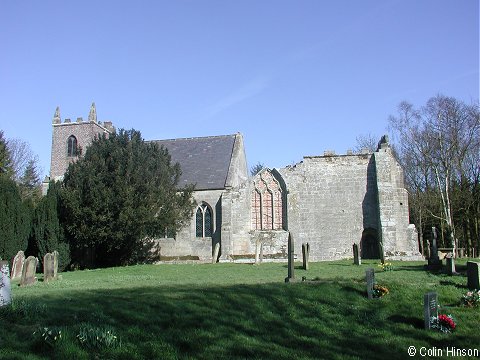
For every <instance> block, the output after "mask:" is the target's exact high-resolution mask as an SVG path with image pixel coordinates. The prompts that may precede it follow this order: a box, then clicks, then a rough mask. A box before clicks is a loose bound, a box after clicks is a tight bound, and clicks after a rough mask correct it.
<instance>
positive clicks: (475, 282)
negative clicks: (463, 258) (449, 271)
mask: <svg viewBox="0 0 480 360" xmlns="http://www.w3.org/2000/svg"><path fill="white" fill-rule="evenodd" d="M479 272H480V263H478V262H474V261H467V287H468V288H469V289H470V290H480V280H479V278H480V276H479Z"/></svg>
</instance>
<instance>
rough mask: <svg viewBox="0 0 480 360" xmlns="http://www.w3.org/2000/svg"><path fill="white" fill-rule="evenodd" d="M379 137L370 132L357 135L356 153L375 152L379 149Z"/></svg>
mask: <svg viewBox="0 0 480 360" xmlns="http://www.w3.org/2000/svg"><path fill="white" fill-rule="evenodd" d="M379 139H380V137H376V136H375V135H372V134H370V133H369V134H363V135H359V136H357V138H356V141H357V144H356V146H355V149H354V151H355V153H356V154H360V153H362V152H364V151H367V152H372V153H373V152H375V151H377V146H378V140H379Z"/></svg>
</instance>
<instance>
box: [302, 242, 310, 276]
mask: <svg viewBox="0 0 480 360" xmlns="http://www.w3.org/2000/svg"><path fill="white" fill-rule="evenodd" d="M302 255H303V270H308V267H309V266H308V262H309V259H310V244H309V243H306V244H305V243H303V244H302Z"/></svg>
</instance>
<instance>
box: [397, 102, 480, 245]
mask: <svg viewBox="0 0 480 360" xmlns="http://www.w3.org/2000/svg"><path fill="white" fill-rule="evenodd" d="M389 122H390V127H391V129H392V130H393V132H394V134H395V136H396V137H397V138H398V142H399V146H398V147H397V151H398V153H399V158H400V161H401V162H402V165H403V166H404V169H405V172H406V180H407V184H408V186H409V188H410V191H411V193H414V194H415V196H414V199H416V202H415V204H416V205H417V209H416V210H417V214H418V213H423V216H424V215H425V212H427V215H428V216H429V217H430V218H431V219H432V221H437V222H439V223H440V227H441V228H442V229H445V230H446V231H447V233H448V235H449V241H448V243H447V244H446V245H447V246H452V247H454V248H456V247H458V240H457V235H458V234H457V229H456V223H457V222H458V221H460V222H463V221H465V219H462V218H461V217H460V216H459V215H460V214H466V207H468V208H469V209H470V212H472V211H473V214H470V217H469V218H471V220H472V221H473V223H475V224H476V229H477V230H476V233H477V238H478V221H479V220H478V219H479V215H480V212H479V205H478V201H479V200H478V197H477V198H476V199H475V197H472V195H473V193H474V191H475V188H476V186H477V187H478V171H479V170H478V163H479V162H478V160H479V155H478V154H479V152H480V143H479V138H480V123H479V106H478V103H476V104H471V105H467V104H465V103H463V102H461V101H458V100H457V99H455V98H452V97H446V96H443V95H438V96H436V97H433V98H431V99H430V100H428V102H427V103H426V105H425V106H423V107H421V108H420V109H415V108H414V107H413V106H412V105H411V104H408V103H407V102H402V103H401V104H400V106H399V109H398V115H397V116H391V117H390V119H389ZM432 195H435V196H432ZM462 197H463V198H464V199H463V200H461V199H462ZM427 199H428V200H427ZM467 199H470V200H471V201H470V204H468V201H466V200H467ZM425 200H427V201H425ZM467 205H468V206H467ZM475 207H476V210H473V209H475ZM417 220H418V219H417ZM417 225H418V224H417ZM469 228H470V225H469ZM468 241H470V242H471V239H470V240H467V242H468ZM477 246H478V244H477Z"/></svg>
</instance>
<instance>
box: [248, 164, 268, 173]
mask: <svg viewBox="0 0 480 360" xmlns="http://www.w3.org/2000/svg"><path fill="white" fill-rule="evenodd" d="M263 168H265V164H264V163H261V162H260V161H259V162H257V163H256V164H255V165H253V166H252V167H251V168H250V174H251V175H252V176H255V175H257V174H258V173H259V172H260V171H261V170H262V169H263Z"/></svg>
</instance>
